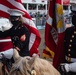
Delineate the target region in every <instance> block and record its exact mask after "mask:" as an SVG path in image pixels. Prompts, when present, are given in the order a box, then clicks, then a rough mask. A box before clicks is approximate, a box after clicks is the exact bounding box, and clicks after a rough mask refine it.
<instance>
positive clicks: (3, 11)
mask: <svg viewBox="0 0 76 75" xmlns="http://www.w3.org/2000/svg"><path fill="white" fill-rule="evenodd" d="M9 9H17V10H21V11H23V12H25V15H23V16H24V17H23V18H24V24H25V25H26V26H27V28H28V29H29V30H30V33H31V36H30V43H29V50H30V55H31V56H32V55H33V54H34V53H35V54H39V51H38V47H39V44H40V41H41V37H40V34H39V31H38V30H37V28H36V25H35V24H34V22H33V21H32V18H31V17H30V15H29V14H28V12H27V11H26V9H25V8H24V6H23V5H22V1H21V0H0V16H2V17H6V18H8V17H9V13H8V10H9Z"/></svg>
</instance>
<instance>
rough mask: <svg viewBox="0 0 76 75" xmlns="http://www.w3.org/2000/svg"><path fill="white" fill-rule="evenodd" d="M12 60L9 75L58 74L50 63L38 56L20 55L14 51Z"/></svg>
mask: <svg viewBox="0 0 76 75" xmlns="http://www.w3.org/2000/svg"><path fill="white" fill-rule="evenodd" d="M14 52H15V53H14V54H15V55H14V60H15V63H14V64H13V66H12V68H11V71H10V75H60V73H59V72H58V71H57V70H56V69H55V68H54V67H53V66H52V64H51V63H50V62H49V61H47V60H45V59H41V58H39V57H37V56H36V57H29V58H28V57H27V56H25V57H21V56H19V54H18V52H17V51H14Z"/></svg>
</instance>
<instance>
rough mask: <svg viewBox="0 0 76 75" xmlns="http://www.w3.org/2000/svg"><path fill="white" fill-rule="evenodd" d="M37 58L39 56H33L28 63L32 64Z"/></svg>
mask: <svg viewBox="0 0 76 75" xmlns="http://www.w3.org/2000/svg"><path fill="white" fill-rule="evenodd" d="M36 58H37V56H34V57H32V58H31V59H30V60H29V61H28V64H29V65H30V66H31V65H32V64H33V63H34V62H35V59H36Z"/></svg>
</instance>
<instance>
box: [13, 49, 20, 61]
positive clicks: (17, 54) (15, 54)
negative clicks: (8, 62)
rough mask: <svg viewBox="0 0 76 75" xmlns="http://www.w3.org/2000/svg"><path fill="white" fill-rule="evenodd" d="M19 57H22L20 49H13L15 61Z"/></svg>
mask: <svg viewBox="0 0 76 75" xmlns="http://www.w3.org/2000/svg"><path fill="white" fill-rule="evenodd" d="M19 57H20V55H19V53H18V51H17V50H16V49H14V51H13V58H14V61H15V60H17V59H18V58H19Z"/></svg>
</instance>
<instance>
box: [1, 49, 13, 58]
mask: <svg viewBox="0 0 76 75" xmlns="http://www.w3.org/2000/svg"><path fill="white" fill-rule="evenodd" d="M2 54H3V55H4V56H5V57H6V58H8V59H11V58H12V56H13V48H11V49H8V50H6V51H3V52H0V59H1V58H2Z"/></svg>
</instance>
